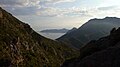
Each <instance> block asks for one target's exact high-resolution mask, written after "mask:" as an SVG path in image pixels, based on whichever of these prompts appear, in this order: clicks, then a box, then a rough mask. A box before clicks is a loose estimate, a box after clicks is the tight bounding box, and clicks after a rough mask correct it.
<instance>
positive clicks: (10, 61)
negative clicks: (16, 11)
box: [0, 8, 76, 67]
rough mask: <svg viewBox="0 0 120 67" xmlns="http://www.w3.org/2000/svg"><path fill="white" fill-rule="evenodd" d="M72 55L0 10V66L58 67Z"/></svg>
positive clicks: (61, 45) (59, 44) (68, 50)
mask: <svg viewBox="0 0 120 67" xmlns="http://www.w3.org/2000/svg"><path fill="white" fill-rule="evenodd" d="M75 55H76V54H75V52H74V50H72V49H71V48H69V47H67V46H66V45H65V44H62V43H60V42H58V41H53V40H50V39H47V38H45V37H43V36H41V35H39V34H38V33H36V32H35V31H34V30H33V29H32V28H31V27H30V26H29V25H28V24H25V23H23V22H21V21H20V20H18V19H16V18H15V17H13V16H12V15H11V14H10V13H8V12H6V11H5V10H3V9H2V8H0V67H59V66H60V64H62V62H63V61H64V60H65V59H69V58H71V57H72V56H75Z"/></svg>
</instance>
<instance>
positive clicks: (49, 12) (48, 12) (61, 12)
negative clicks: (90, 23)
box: [37, 7, 91, 17]
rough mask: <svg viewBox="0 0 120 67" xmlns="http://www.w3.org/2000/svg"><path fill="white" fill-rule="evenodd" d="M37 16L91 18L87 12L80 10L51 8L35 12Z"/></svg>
mask: <svg viewBox="0 0 120 67" xmlns="http://www.w3.org/2000/svg"><path fill="white" fill-rule="evenodd" d="M37 15H40V16H46V17H60V16H71V17H73V16H86V17H87V16H91V15H89V14H88V11H86V10H84V9H80V8H75V7H71V8H53V7H44V8H41V9H40V10H39V11H37Z"/></svg>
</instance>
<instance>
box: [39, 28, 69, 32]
mask: <svg viewBox="0 0 120 67" xmlns="http://www.w3.org/2000/svg"><path fill="white" fill-rule="evenodd" d="M68 31H69V30H68V29H65V28H63V29H47V30H42V31H40V32H42V33H66V32H68Z"/></svg>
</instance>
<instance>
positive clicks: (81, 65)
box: [62, 27, 120, 67]
mask: <svg viewBox="0 0 120 67" xmlns="http://www.w3.org/2000/svg"><path fill="white" fill-rule="evenodd" d="M119 50H120V27H119V28H118V29H116V28H113V29H112V30H111V31H110V35H108V36H106V37H102V38H100V39H98V40H92V41H91V42H89V43H88V44H86V45H85V46H83V47H81V49H80V56H79V57H78V58H74V59H71V60H68V61H66V62H65V63H64V64H63V66H62V67H73V66H75V67H119V66H120V64H119V60H120V51H119Z"/></svg>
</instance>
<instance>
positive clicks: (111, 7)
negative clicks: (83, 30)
mask: <svg viewBox="0 0 120 67" xmlns="http://www.w3.org/2000/svg"><path fill="white" fill-rule="evenodd" d="M115 8H117V6H106V7H99V8H98V10H113V9H115Z"/></svg>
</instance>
